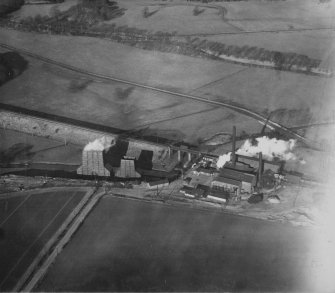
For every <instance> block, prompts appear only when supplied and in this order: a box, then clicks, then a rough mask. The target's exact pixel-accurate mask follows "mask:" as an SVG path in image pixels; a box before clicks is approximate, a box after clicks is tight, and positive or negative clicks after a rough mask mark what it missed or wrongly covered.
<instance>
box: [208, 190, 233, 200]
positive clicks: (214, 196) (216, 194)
mask: <svg viewBox="0 0 335 293" xmlns="http://www.w3.org/2000/svg"><path fill="white" fill-rule="evenodd" d="M206 198H207V199H210V200H213V201H217V202H221V203H225V202H227V201H228V198H229V193H227V192H223V191H221V190H217V189H212V190H211V191H210V192H209V193H208V194H207V196H206Z"/></svg>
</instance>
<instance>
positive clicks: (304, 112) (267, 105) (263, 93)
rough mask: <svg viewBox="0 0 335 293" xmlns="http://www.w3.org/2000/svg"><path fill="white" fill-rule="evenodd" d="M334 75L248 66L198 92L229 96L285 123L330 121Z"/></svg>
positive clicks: (332, 110) (221, 97) (288, 124)
mask: <svg viewBox="0 0 335 293" xmlns="http://www.w3.org/2000/svg"><path fill="white" fill-rule="evenodd" d="M334 92H335V78H334V77H332V78H319V77H316V76H308V75H304V74H295V73H292V72H280V71H275V70H266V69H261V68H248V69H246V70H243V71H240V72H238V73H236V74H234V75H233V76H230V77H227V78H225V79H223V80H222V81H221V82H217V83H213V84H210V85H208V86H205V87H202V88H200V89H199V90H198V91H197V94H198V95H201V96H206V97H208V98H209V99H213V98H217V99H218V100H223V101H226V100H228V101H229V100H231V101H232V102H236V103H238V104H242V105H244V106H245V107H248V108H250V109H253V110H255V111H257V112H259V113H264V114H265V115H266V116H267V115H269V114H270V113H272V114H271V117H270V119H271V120H273V121H276V122H279V123H282V124H283V125H286V126H288V127H293V126H298V125H304V124H308V123H317V122H324V121H333V117H334V114H333V113H335V112H334V111H335V104H334V99H333V93H334Z"/></svg>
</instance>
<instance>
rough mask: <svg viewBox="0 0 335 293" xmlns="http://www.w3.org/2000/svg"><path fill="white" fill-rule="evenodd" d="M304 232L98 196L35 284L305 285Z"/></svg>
mask: <svg viewBox="0 0 335 293" xmlns="http://www.w3.org/2000/svg"><path fill="white" fill-rule="evenodd" d="M96 227H99V229H96ZM278 231H280V232H278ZM310 237H311V234H310V231H309V230H305V229H299V230H298V229H296V228H293V227H291V226H286V225H282V226H281V225H277V224H274V223H268V222H263V221H258V220H250V219H248V220H247V219H245V218H239V217H236V216H231V215H227V214H222V213H220V212H216V213H215V212H214V213H213V212H206V211H203V212H201V211H199V210H194V209H189V208H183V207H168V206H165V205H159V204H150V203H144V202H139V201H131V200H126V199H116V198H108V197H106V198H104V199H102V201H101V202H100V203H99V204H98V206H97V207H96V208H95V210H94V211H93V212H92V214H91V215H90V216H89V218H88V219H87V220H86V221H85V223H84V224H83V226H82V227H81V228H80V230H79V231H78V232H77V234H76V235H75V237H74V238H73V240H72V241H71V243H69V245H68V246H67V247H66V248H65V250H64V251H63V253H62V254H61V255H60V256H59V258H58V259H57V261H56V263H55V264H54V266H53V267H52V268H51V269H50V271H49V272H48V273H47V275H46V277H45V279H44V280H43V281H42V283H41V285H40V286H39V287H38V288H37V290H38V291H185V290H186V291H225V290H228V291H231V290H237V291H240V290H246V291H256V290H257V291H267V292H269V291H286V292H288V291H305V290H306V289H308V288H309V289H311V287H310V286H311V284H312V283H313V280H314V278H315V276H313V274H312V273H311V274H310V275H308V277H309V279H308V280H307V279H306V277H307V274H308V273H310V269H309V268H310V266H311V263H310V261H311V246H310V245H311V243H312V242H311V238H310ZM83 256H85V257H83Z"/></svg>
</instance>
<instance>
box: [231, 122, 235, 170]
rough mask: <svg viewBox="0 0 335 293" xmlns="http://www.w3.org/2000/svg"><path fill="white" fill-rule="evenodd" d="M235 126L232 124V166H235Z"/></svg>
mask: <svg viewBox="0 0 335 293" xmlns="http://www.w3.org/2000/svg"><path fill="white" fill-rule="evenodd" d="M235 149H236V126H233V141H232V151H231V160H232V162H233V167H235V166H236V154H235Z"/></svg>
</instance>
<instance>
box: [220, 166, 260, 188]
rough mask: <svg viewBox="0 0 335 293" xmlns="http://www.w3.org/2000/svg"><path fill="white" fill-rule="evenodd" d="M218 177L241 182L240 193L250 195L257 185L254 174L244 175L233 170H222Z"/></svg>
mask: <svg viewBox="0 0 335 293" xmlns="http://www.w3.org/2000/svg"><path fill="white" fill-rule="evenodd" d="M220 177H225V178H230V179H234V180H237V181H240V182H241V192H243V193H244V192H246V193H252V192H253V191H254V187H255V186H256V183H257V176H256V175H255V174H250V173H244V172H240V171H237V170H234V169H229V168H222V169H221V170H220Z"/></svg>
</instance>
